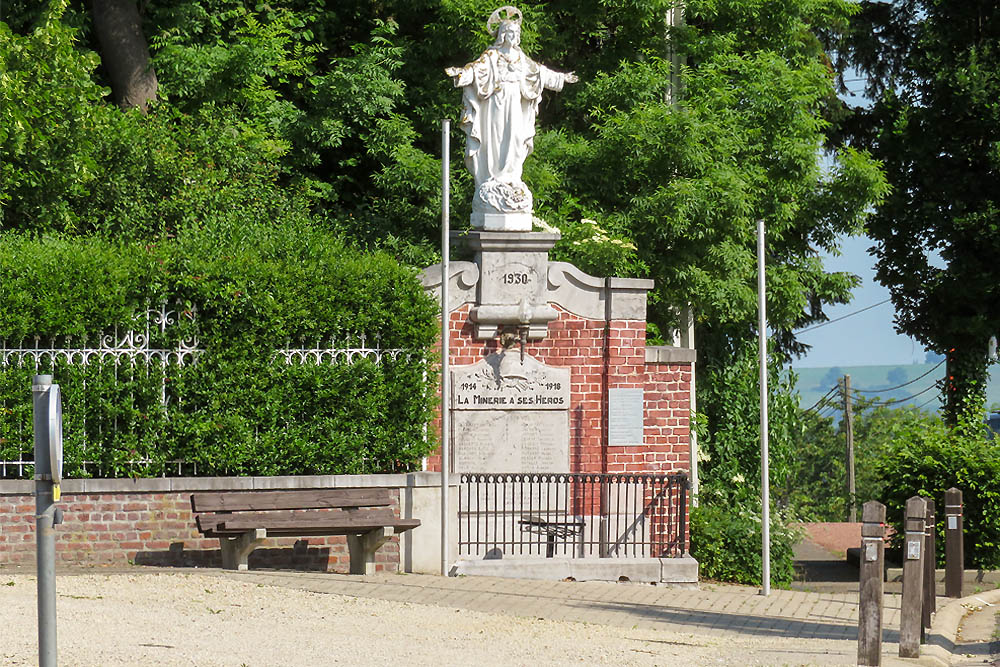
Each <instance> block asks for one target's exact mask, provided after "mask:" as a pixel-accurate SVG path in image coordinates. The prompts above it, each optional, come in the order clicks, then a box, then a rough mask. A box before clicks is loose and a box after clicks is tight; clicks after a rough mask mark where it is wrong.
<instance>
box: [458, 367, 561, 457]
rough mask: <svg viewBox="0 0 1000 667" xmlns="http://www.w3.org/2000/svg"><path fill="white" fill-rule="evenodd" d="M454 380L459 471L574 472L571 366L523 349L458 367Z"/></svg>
mask: <svg viewBox="0 0 1000 667" xmlns="http://www.w3.org/2000/svg"><path fill="white" fill-rule="evenodd" d="M451 381H452V442H453V445H454V459H453V468H454V470H455V471H456V472H568V471H569V399H570V391H569V389H570V386H569V385H570V372H569V369H568V368H556V367H551V366H546V365H545V364H542V363H541V362H539V361H538V360H536V359H534V358H533V357H531V356H530V355H527V356H525V358H524V362H523V363H522V362H521V359H520V351H519V350H515V349H511V350H507V351H504V352H501V353H496V354H491V355H490V356H489V357H487V358H486V359H484V360H483V361H480V362H479V363H477V364H473V365H471V366H467V367H464V368H456V369H454V370H453V371H452V373H451Z"/></svg>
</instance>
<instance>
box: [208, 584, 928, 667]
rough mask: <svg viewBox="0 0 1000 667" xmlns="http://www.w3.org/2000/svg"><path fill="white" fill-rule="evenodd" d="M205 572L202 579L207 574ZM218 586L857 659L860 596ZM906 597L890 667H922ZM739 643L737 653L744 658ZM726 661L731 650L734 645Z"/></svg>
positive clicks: (763, 657) (761, 653) (894, 615)
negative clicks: (901, 653)
mask: <svg viewBox="0 0 1000 667" xmlns="http://www.w3.org/2000/svg"><path fill="white" fill-rule="evenodd" d="M199 572H202V570H199ZM204 572H206V573H207V572H214V573H215V574H216V575H218V576H222V577H231V578H234V579H239V580H244V581H246V580H252V581H255V582H256V583H259V584H267V585H273V586H283V587H288V588H296V589H301V590H307V591H312V592H317V593H330V594H338V595H347V596H355V597H363V598H378V599H383V600H394V601H399V602H409V603H417V604H425V605H435V606H444V607H452V608H456V609H469V610H475V611H480V612H486V613H492V614H508V615H514V616H521V617H528V618H544V619H551V620H560V621H573V622H583V623H596V624H602V625H610V626H618V627H623V628H639V629H659V630H668V631H671V632H677V633H682V634H690V635H692V636H711V637H713V638H715V639H718V638H740V639H753V640H754V643H753V645H754V646H755V647H758V648H756V649H755V650H754V654H753V656H752V661H751V660H750V659H748V661H747V664H776V665H783V664H794V665H801V664H822V665H830V664H845V665H846V664H854V663H855V660H856V655H857V613H858V596H857V593H843V592H841V593H815V592H806V591H789V590H772V592H771V595H770V596H768V597H763V596H761V595H759V593H758V590H757V589H755V588H750V587H745V586H732V585H727V584H706V583H703V584H701V585H700V587H698V588H670V587H665V586H650V585H642V584H616V583H599V582H562V581H555V582H553V581H527V580H515V579H497V578H491V577H457V578H444V577H435V576H429V575H379V576H374V577H359V576H346V575H337V574H326V573H304V572H286V571H263V570H256V571H251V572H243V573H234V572H226V571H221V570H206V571H204ZM899 602H900V596H898V595H894V594H887V595H886V607H885V617H884V621H883V626H884V631H885V634H884V640H883V656H884V657H883V664H884V665H901V664H914V662H913V661H902V660H899V659H898V658H896V657H895V656H896V653H897V650H898V644H897V642H898V634H899ZM746 645H747V644H745V643H743V642H735V643H734V647H733V648H734V650H742V649H739V648H737V647H738V646H742V647H745V646H746ZM721 646H722V647H723V648H720V651H724V650H725V648H724V647H725V643H724V642H723V643H722V645H721Z"/></svg>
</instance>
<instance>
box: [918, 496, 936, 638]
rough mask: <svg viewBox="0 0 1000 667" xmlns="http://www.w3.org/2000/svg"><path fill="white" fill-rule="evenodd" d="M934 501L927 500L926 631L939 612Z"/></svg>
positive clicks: (925, 522) (923, 610) (924, 612)
mask: <svg viewBox="0 0 1000 667" xmlns="http://www.w3.org/2000/svg"><path fill="white" fill-rule="evenodd" d="M934 512H935V507H934V501H933V500H931V499H929V498H928V499H927V519H926V520H925V521H924V604H923V608H922V611H921V620H922V621H923V628H924V630H928V629H929V628H930V627H931V614H933V613H934V612H936V611H937V608H936V606H935V604H934V603H935V599H934V598H935V592H936V591H935V588H936V586H935V585H934V567H935V565H937V563H936V561H937V554H936V553H935V551H936V549H937V545H936V544H935V542H936V540H935V539H934V534H935V533H936V532H937V519H936V518H935V516H934ZM923 640H924V634H921V636H920V641H921V642H923Z"/></svg>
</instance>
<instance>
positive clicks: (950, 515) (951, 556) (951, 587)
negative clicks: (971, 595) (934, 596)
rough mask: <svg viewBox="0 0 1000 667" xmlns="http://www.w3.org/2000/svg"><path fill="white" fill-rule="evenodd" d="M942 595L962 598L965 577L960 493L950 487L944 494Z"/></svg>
mask: <svg viewBox="0 0 1000 667" xmlns="http://www.w3.org/2000/svg"><path fill="white" fill-rule="evenodd" d="M944 522H945V523H944V568H945V575H944V594H945V595H947V596H948V597H950V598H960V597H962V579H963V578H964V576H965V544H964V543H963V540H964V537H963V534H962V491H961V490H959V489H956V488H955V487H952V488H950V489H948V490H947V491H945V492H944Z"/></svg>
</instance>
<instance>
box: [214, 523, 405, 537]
mask: <svg viewBox="0 0 1000 667" xmlns="http://www.w3.org/2000/svg"><path fill="white" fill-rule="evenodd" d="M419 525H420V521H419V519H394V520H392V521H361V520H357V521H349V522H337V521H329V522H319V521H317V522H316V523H311V524H301V523H287V524H285V523H281V522H276V523H271V524H269V525H267V526H260V525H254V524H250V523H245V522H239V521H237V522H226V523H222V524H219V526H218V527H217V528H216V529H214V530H212V531H211V533H212V535H211V536H215V537H218V536H220V535H239V534H241V533H245V532H246V531H247V530H252V529H253V528H265V530H267V534H268V535H269V536H272V537H279V536H296V535H301V536H303V537H308V536H316V535H360V534H362V533H367V532H369V531H372V530H377V529H379V528H384V527H388V528H395V529H396V531H397V532H402V531H405V530H410V529H411V528H416V527H417V526H419ZM250 526H253V528H250Z"/></svg>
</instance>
